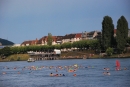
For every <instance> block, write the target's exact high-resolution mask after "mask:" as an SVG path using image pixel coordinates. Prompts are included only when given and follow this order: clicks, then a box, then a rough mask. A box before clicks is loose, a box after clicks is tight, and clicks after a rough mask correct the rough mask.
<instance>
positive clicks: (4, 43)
mask: <svg viewBox="0 0 130 87" xmlns="http://www.w3.org/2000/svg"><path fill="white" fill-rule="evenodd" d="M13 44H14V43H13V42H11V41H8V40H6V39H2V38H0V45H13Z"/></svg>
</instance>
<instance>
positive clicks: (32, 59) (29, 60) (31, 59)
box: [27, 58, 35, 62]
mask: <svg viewBox="0 0 130 87" xmlns="http://www.w3.org/2000/svg"><path fill="white" fill-rule="evenodd" d="M27 62H35V60H34V58H29V59H28V60H27Z"/></svg>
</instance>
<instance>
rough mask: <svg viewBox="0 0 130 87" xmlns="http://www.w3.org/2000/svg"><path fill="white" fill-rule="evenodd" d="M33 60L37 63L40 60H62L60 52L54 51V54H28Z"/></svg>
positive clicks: (31, 52)
mask: <svg viewBox="0 0 130 87" xmlns="http://www.w3.org/2000/svg"><path fill="white" fill-rule="evenodd" d="M28 54H29V55H30V57H31V58H34V59H35V60H36V61H39V60H58V59H59V58H60V54H61V52H60V50H54V52H33V51H30V52H28Z"/></svg>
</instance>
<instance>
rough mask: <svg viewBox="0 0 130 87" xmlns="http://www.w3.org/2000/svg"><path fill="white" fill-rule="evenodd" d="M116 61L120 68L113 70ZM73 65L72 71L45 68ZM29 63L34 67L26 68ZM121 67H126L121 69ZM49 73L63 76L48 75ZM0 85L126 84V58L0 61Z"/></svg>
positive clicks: (129, 61)
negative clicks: (74, 67) (107, 69)
mask: <svg viewBox="0 0 130 87" xmlns="http://www.w3.org/2000/svg"><path fill="white" fill-rule="evenodd" d="M116 60H119V61H120V64H121V69H122V70H120V71H116V70H115V61H116ZM74 64H77V65H78V66H79V68H78V69H77V70H76V72H68V71H67V70H66V69H63V70H60V69H57V71H58V72H56V69H55V68H53V69H49V68H48V67H47V66H54V67H56V66H62V67H65V66H70V65H74ZM31 66H35V67H36V70H32V69H31V70H30V69H28V68H29V67H31ZM106 67H109V68H110V70H109V71H108V72H110V74H111V75H103V72H107V71H105V70H103V69H104V68H106ZM125 67H126V68H128V70H124V68H125ZM14 68H16V69H14ZM3 72H6V74H3ZM18 72H20V74H18ZM50 73H53V74H65V76H58V77H56V76H53V77H50ZM73 74H77V76H75V77H74V76H73ZM0 87H130V58H125V59H116V58H114V59H86V60H85V59H72V60H46V61H36V62H30V63H28V62H26V61H19V62H0Z"/></svg>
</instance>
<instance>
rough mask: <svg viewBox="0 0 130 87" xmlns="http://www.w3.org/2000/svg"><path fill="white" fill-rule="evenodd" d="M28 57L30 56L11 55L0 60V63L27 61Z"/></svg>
mask: <svg viewBox="0 0 130 87" xmlns="http://www.w3.org/2000/svg"><path fill="white" fill-rule="evenodd" d="M29 57H30V56H29V55H28V54H13V55H10V56H8V57H7V58H5V59H1V58H0V61H27V59H28V58H29Z"/></svg>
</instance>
